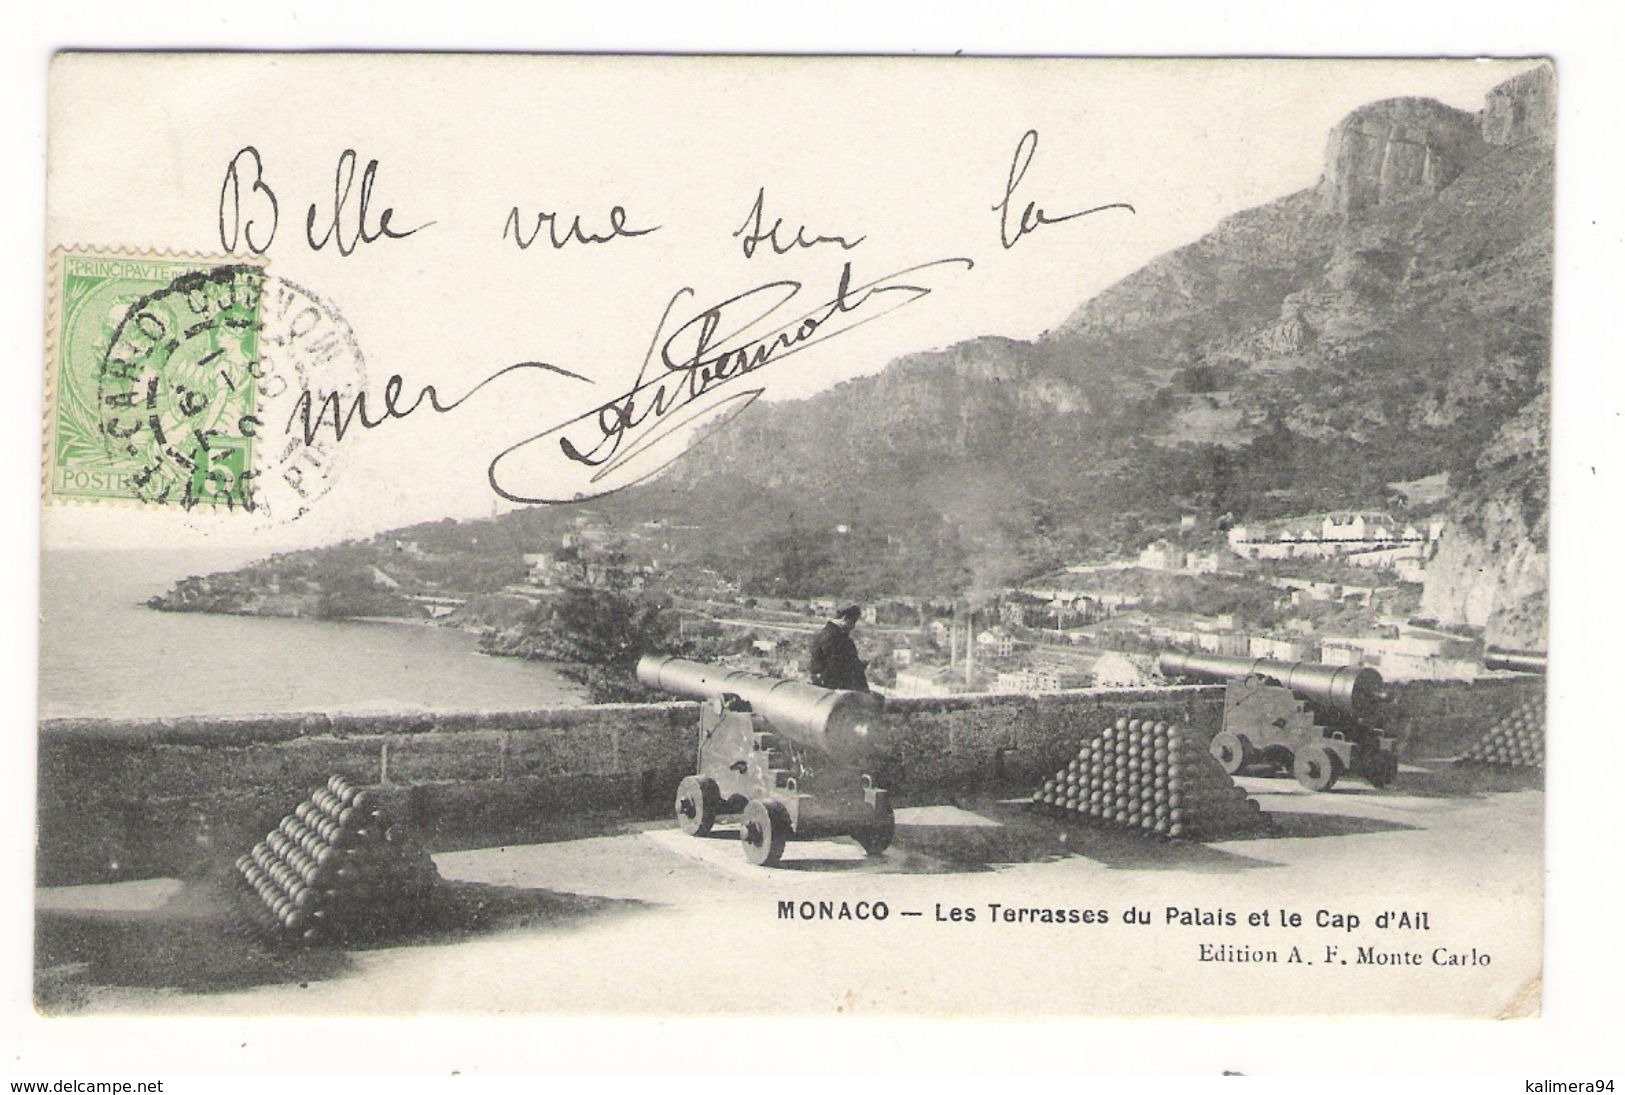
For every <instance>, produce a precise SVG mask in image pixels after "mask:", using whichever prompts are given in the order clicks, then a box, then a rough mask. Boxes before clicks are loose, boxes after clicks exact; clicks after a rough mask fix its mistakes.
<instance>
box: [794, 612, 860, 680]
mask: <svg viewBox="0 0 1625 1095" xmlns="http://www.w3.org/2000/svg"><path fill="white" fill-rule="evenodd" d="M861 615H863V610H862V609H861V608H859V607H858V606H857V605H847V606H846V607H845V608H843V609H841V610H840V611H839V612H837V613H836V614H835V615H834V617H833V618H831V619H830V621H829V622H828V623H826V624H825V625H824V629H823V630H822V631H820V632H819V633H818V634H817V635H815V636H814V637H813V641H812V658H811V659H810V662H809V665H808V670H809V672H810V673H811V675H812V682H813V683H814V684H816V685H818V686H819V687H821V688H844V689H847V690H848V691H852V692H867V691H869V678H868V677H867V676H866V675H865V674H864V672H863V670H864V667H865V666H867V665H868V664H869V663H868V662H866V661H864V660H863V659H862V658H860V657H858V647H857V644H856V643H854V642H853V641H852V629H853V628H854V627H856V626H857V623H858V617H859V616H861Z"/></svg>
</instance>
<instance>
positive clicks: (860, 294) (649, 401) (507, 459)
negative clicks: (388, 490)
mask: <svg viewBox="0 0 1625 1095" xmlns="http://www.w3.org/2000/svg"><path fill="white" fill-rule="evenodd" d="M974 266H975V263H974V262H973V261H972V260H971V259H969V258H944V259H935V260H932V261H930V262H923V263H920V264H918V265H915V266H910V267H908V268H907V269H904V270H899V271H897V272H896V273H893V274H887V275H885V276H883V277H879V278H876V279H874V280H873V281H869V282H866V283H864V284H863V285H859V286H853V284H852V264H851V263H850V262H847V263H845V264H844V265H843V266H842V268H841V276H840V280H839V282H838V284H837V285H836V287H835V291H834V294H833V295H832V296H831V297H830V298H829V299H828V300H825V301H823V302H821V303H819V304H817V305H814V306H813V307H811V308H808V309H807V310H805V311H803V312H800V313H799V314H796V315H794V316H792V317H791V318H788V319H786V318H784V316H785V313H786V312H787V311H789V310H790V305H791V303H792V302H793V301H795V300H796V299H797V298H798V297H800V296H801V294H802V292H803V290H804V288H805V286H804V285H803V283H801V282H799V281H794V280H789V279H784V280H779V281H770V282H767V283H765V284H762V285H758V286H756V287H755V288H753V289H747V290H745V291H744V292H742V293H738V294H735V295H734V296H731V297H728V298H727V299H726V300H722V301H720V302H718V303H716V304H712V305H710V306H708V307H705V308H701V309H700V310H699V311H697V312H695V313H694V314H693V315H691V316H689V317H688V318H687V319H684V320H682V321H681V322H679V323H677V325H676V326H675V327H674V328H673V329H671V331H670V333H669V334H666V333H665V332H666V331H667V327H668V324H670V323H671V322H672V320H673V313H674V312H676V311H677V307H678V304H679V303H680V302H682V301H683V300H685V299H686V298H691V297H693V296H695V292H694V290H693V289H692V288H688V287H684V288H682V289H679V290H677V292H675V293H673V294H672V297H671V299H670V301H668V302H667V304H666V309H665V311H664V312H663V313H662V314H661V317H660V322H659V323H658V324H656V325H655V332H654V336H653V338H652V339H651V340H650V343H649V349H648V351H647V352H646V353H645V354H644V358H643V363H642V365H641V366H639V368H638V373H637V376H636V378H635V379H634V380H633V383H632V386H631V387H630V388H628V389H627V390H626V391H624V392H622V393H620V394H619V395H617V396H615V397H614V398H612V399H609V400H607V401H605V402H603V403H601V404H598V405H597V406H595V407H592V408H591V409H589V410H587V411H585V412H583V413H581V414H578V415H576V416H574V417H573V418H569V419H567V420H565V421H564V422H561V423H559V424H558V425H556V426H551V427H549V428H547V429H545V430H542V431H541V432H539V433H536V434H533V435H532V436H530V437H527V438H525V439H524V440H522V441H520V442H518V443H516V444H514V445H510V446H509V447H508V448H506V449H504V450H502V451H501V452H499V453H498V454H497V455H496V456H495V457H494V458H493V459H492V460H491V463H490V465H489V466H488V467H487V469H486V476H487V479H488V480H489V481H490V484H491V489H492V490H493V491H495V492H496V493H497V494H498V495H500V496H501V497H503V498H506V499H508V500H509V501H512V502H523V503H532V504H543V503H546V504H554V503H563V502H578V501H583V500H585V499H588V498H594V497H598V496H600V495H603V494H609V493H612V492H613V491H616V490H620V489H622V488H624V487H628V486H631V485H633V484H634V483H639V482H642V481H643V480H645V479H647V478H649V477H650V476H652V475H654V474H655V473H656V472H659V471H661V470H662V469H664V468H665V467H666V466H667V465H668V464H670V463H671V462H672V461H674V460H676V459H677V458H678V457H679V456H681V455H682V454H683V452H684V451H685V450H686V449H687V448H688V443H689V442H690V441H691V440H694V439H697V438H690V437H689V436H688V434H687V433H686V432H685V427H694V428H698V427H700V426H701V425H702V424H704V420H706V419H708V418H709V419H711V421H710V422H709V423H708V424H706V431H705V432H709V431H710V430H713V429H716V428H718V427H720V426H722V425H723V424H725V423H726V422H727V421H728V420H729V419H731V418H732V417H733V416H734V415H736V414H738V413H739V412H740V411H742V410H744V409H745V408H746V407H748V406H749V405H750V404H751V403H753V402H754V401H755V400H756V398H757V397H758V396H760V395H761V394H762V393H763V392H764V391H765V390H766V389H765V388H764V387H762V386H761V385H760V384H753V385H751V386H749V387H742V386H740V385H739V383H737V382H739V381H741V380H743V379H744V378H746V377H749V376H751V375H752V374H754V373H756V372H759V371H760V370H762V369H764V368H766V367H767V366H768V365H771V364H773V363H774V362H776V361H782V360H783V359H784V358H787V357H789V356H791V355H792V354H797V353H800V352H801V351H803V350H807V349H810V348H812V347H813V346H817V345H819V344H820V343H823V342H827V341H829V340H830V339H832V338H835V337H836V336H837V335H841V334H844V333H845V332H847V331H851V330H854V329H856V328H858V327H861V326H863V325H864V324H865V323H869V322H871V321H873V320H876V319H879V318H880V317H882V316H884V315H888V314H889V313H891V312H894V311H896V310H897V309H899V308H902V307H904V306H906V305H909V304H913V303H914V302H915V301H917V300H921V299H923V298H925V297H927V296H930V295H931V293H932V292H934V291H935V290H934V289H933V288H932V287H931V286H930V285H928V284H924V283H925V282H927V281H929V280H930V279H929V278H927V277H922V276H921V275H925V274H927V273H928V272H939V273H945V272H948V271H951V270H970V269H971V268H973V267H974ZM775 320H777V321H778V325H777V326H774V327H771V328H769V329H767V330H763V331H760V333H757V334H755V335H751V336H749V337H747V335H748V332H751V331H753V330H756V329H759V328H762V327H764V326H765V325H766V324H768V323H769V322H772V321H775ZM663 335H664V337H662V336H663ZM657 354H658V359H659V368H658V369H656V370H653V375H650V374H651V368H650V365H651V362H652V361H654V360H655V358H656V355H657ZM522 370H538V371H543V372H549V373H553V374H556V375H560V376H564V377H567V378H569V379H572V380H579V381H582V382H584V383H587V384H591V383H592V381H591V380H590V379H588V378H587V377H585V376H582V375H581V374H579V373H575V372H572V371H571V370H569V369H565V368H562V367H560V366H557V365H552V364H549V363H547V362H544V361H522V362H518V363H516V364H513V365H508V366H505V367H504V368H502V369H499V370H498V371H496V372H495V373H492V374H491V375H490V376H488V377H486V378H485V379H484V380H482V381H480V382H479V383H478V384H476V385H474V387H472V388H470V389H469V390H468V391H467V392H465V393H463V395H461V396H459V397H458V398H457V399H454V400H452V401H450V402H443V401H442V400H441V398H440V395H439V393H438V392H437V391H436V389H435V386H434V385H432V384H425V385H423V386H422V387H420V388H419V389H418V392H417V394H416V396H414V397H413V398H412V400H411V401H410V402H403V394H404V393H405V390H406V382H405V381H404V380H403V379H402V378H401V376H400V375H399V374H398V373H397V374H395V375H392V376H391V377H390V378H389V380H388V381H386V382H385V384H384V391H383V395H382V409H381V410H380V409H379V408H378V407H377V406H376V405H372V406H369V404H368V401H367V393H366V392H359V393H356V394H355V395H353V396H351V397H349V402H348V404H347V405H346V402H345V397H344V395H343V394H342V393H340V392H329V393H327V394H326V395H323V396H320V397H318V396H317V395H316V393H314V392H312V391H309V390H306V391H304V392H302V393H300V395H299V398H298V400H297V401H296V402H295V404H294V408H293V412H292V413H291V414H290V416H289V418H288V422H287V425H286V431H287V432H288V433H290V434H294V433H295V430H296V428H297V434H296V436H298V437H301V438H302V439H303V441H304V443H305V444H306V445H311V444H314V443H315V441H316V439H317V437H318V436H319V435H320V434H321V432H322V431H323V430H324V429H331V430H332V431H333V436H334V439H335V440H339V441H342V440H343V439H344V435H345V434H346V433H348V432H349V431H350V429H352V428H353V427H354V426H357V425H359V426H361V427H362V428H363V429H368V430H371V429H376V428H378V427H379V426H381V425H383V424H384V423H385V422H388V421H390V420H391V419H400V418H405V417H407V416H408V415H410V414H412V413H414V412H415V411H417V410H419V409H420V408H423V407H428V408H429V409H430V410H432V411H434V412H436V413H439V414H444V413H447V412H449V411H453V410H455V409H457V408H458V407H459V406H461V405H462V404H463V403H464V402H466V401H467V400H468V399H469V398H470V397H472V396H473V395H474V394H475V393H476V392H478V391H480V390H481V389H483V388H484V387H486V386H487V385H489V384H491V383H492V382H494V381H496V380H497V379H499V378H501V377H503V376H507V375H510V374H513V373H517V372H519V371H522ZM663 442H665V443H667V444H664V445H663V444H662V443H663ZM555 454H556V455H557V457H562V459H563V463H560V464H555V463H554V461H555V459H556V457H555ZM640 458H642V462H643V463H644V464H646V465H648V466H646V467H641V468H631V469H630V470H631V471H632V472H633V473H634V474H633V477H632V478H631V479H629V480H626V481H624V482H620V483H619V484H618V485H615V486H612V487H601V488H600V487H595V486H593V485H594V484H597V483H599V482H601V481H602V480H604V479H605V478H607V477H608V476H610V475H611V474H612V473H614V472H617V471H623V470H626V469H628V465H631V464H633V463H634V462H635V461H638V460H639V459H640ZM513 465H518V467H517V469H515V468H514V467H513ZM572 465H574V466H576V467H577V468H581V467H585V468H590V469H592V473H591V475H590V476H589V477H588V479H587V485H588V489H586V490H580V491H574V492H571V493H570V494H568V495H563V496H558V495H559V492H557V491H555V490H550V489H547V488H543V487H540V486H536V485H533V484H536V483H540V482H551V481H553V480H554V478H555V477H558V476H560V475H562V476H563V477H564V478H566V479H567V480H574V479H575V478H576V475H578V474H579V471H575V472H572V470H571V466H572Z"/></svg>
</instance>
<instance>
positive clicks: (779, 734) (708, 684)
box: [638, 655, 895, 867]
mask: <svg viewBox="0 0 1625 1095" xmlns="http://www.w3.org/2000/svg"><path fill="white" fill-rule="evenodd" d="M638 680H640V681H642V682H643V683H644V684H646V685H648V686H649V687H651V688H658V689H660V690H662V691H665V692H671V693H675V694H676V695H680V696H686V697H688V698H691V699H696V700H699V701H700V725H699V734H698V739H697V744H696V749H695V756H696V759H695V765H694V774H693V775H690V776H688V777H686V778H685V779H683V781H682V782H681V783H680V784H679V785H678V788H677V798H676V804H675V813H676V817H677V824H678V826H679V827H680V828H681V829H682V830H683V831H684V832H686V833H689V834H690V835H692V836H705V835H706V834H708V833H709V832H711V830H712V828H713V827H714V826H715V825H716V823H717V820H718V819H719V818H721V817H723V816H724V815H732V814H737V815H739V829H740V841H741V844H742V845H743V847H744V852H745V858H746V859H748V860H750V861H751V862H752V863H756V864H759V865H761V866H768V867H770V866H773V865H774V864H776V863H777V862H778V861H779V858H780V857H781V856H782V855H783V854H784V846H785V843H786V842H787V841H790V840H812V839H817V838H823V837H832V836H851V837H855V838H856V839H857V841H858V843H859V844H861V845H862V846H863V849H864V851H865V852H867V853H868V854H869V855H879V854H880V853H882V852H884V851H885V850H886V848H888V847H889V846H890V845H891V840H892V834H893V831H894V827H895V822H894V820H893V815H892V805H891V798H890V794H889V792H888V791H887V790H886V789H884V788H882V787H880V786H879V785H878V784H877V782H876V780H877V776H878V775H879V772H880V768H881V766H882V765H884V764H885V763H886V758H887V755H888V751H887V746H888V742H887V734H886V727H885V724H884V722H883V720H882V718H881V708H882V701H881V698H880V697H879V696H876V695H874V694H872V693H868V692H846V691H834V690H831V689H827V688H819V687H818V686H816V685H811V684H806V683H803V682H801V681H787V680H781V679H779V678H777V677H770V676H766V675H764V674H761V673H751V672H747V671H745V670H728V669H718V668H715V667H713V666H709V665H704V664H702V663H700V662H692V661H687V660H684V659H682V658H675V657H662V656H658V655H645V656H644V657H643V658H641V659H640V660H639V661H638Z"/></svg>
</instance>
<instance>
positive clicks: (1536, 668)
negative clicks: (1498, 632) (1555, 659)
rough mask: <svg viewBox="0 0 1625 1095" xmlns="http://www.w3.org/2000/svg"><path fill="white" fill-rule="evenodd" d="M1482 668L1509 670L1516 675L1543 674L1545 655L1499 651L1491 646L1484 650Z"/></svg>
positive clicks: (1519, 651)
mask: <svg viewBox="0 0 1625 1095" xmlns="http://www.w3.org/2000/svg"><path fill="white" fill-rule="evenodd" d="M1484 668H1485V669H1510V670H1514V671H1516V672H1518V673H1544V672H1546V655H1544V654H1536V653H1532V652H1530V651H1524V650H1501V649H1498V648H1497V647H1493V646H1491V647H1487V648H1485V650H1484Z"/></svg>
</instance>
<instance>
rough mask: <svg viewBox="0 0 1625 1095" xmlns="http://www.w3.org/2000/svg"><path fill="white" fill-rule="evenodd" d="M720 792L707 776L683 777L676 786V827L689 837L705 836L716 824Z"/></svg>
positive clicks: (714, 782) (713, 781) (719, 805)
mask: <svg viewBox="0 0 1625 1095" xmlns="http://www.w3.org/2000/svg"><path fill="white" fill-rule="evenodd" d="M721 805H722V790H721V789H720V788H719V787H718V786H717V781H716V780H714V779H711V778H710V777H709V776H684V777H683V782H681V783H679V784H678V785H677V806H676V814H677V827H678V828H679V829H681V830H683V832H685V833H687V834H688V835H689V836H705V835H706V834H707V833H709V832H710V831H711V827H712V826H713V825H715V824H716V823H717V812H718V809H719V808H720V807H721Z"/></svg>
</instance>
